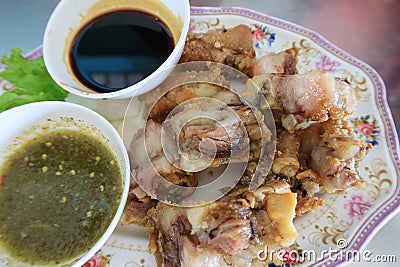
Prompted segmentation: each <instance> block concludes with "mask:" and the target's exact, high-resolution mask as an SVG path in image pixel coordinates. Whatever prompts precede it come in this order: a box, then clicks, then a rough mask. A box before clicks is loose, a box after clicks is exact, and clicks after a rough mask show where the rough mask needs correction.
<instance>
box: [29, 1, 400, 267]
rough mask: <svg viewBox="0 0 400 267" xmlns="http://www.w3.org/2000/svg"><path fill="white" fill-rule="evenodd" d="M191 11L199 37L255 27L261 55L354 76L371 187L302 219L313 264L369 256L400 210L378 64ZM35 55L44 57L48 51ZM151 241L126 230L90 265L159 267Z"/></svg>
mask: <svg viewBox="0 0 400 267" xmlns="http://www.w3.org/2000/svg"><path fill="white" fill-rule="evenodd" d="M191 12H192V17H191V26H190V31H192V32H206V31H208V30H212V29H215V28H221V27H223V26H225V27H227V28H229V27H232V26H235V25H237V24H241V23H243V24H247V25H249V26H251V27H252V29H253V39H254V48H255V50H256V52H257V56H258V57H259V56H262V55H263V54H265V53H267V52H271V51H281V50H284V49H286V48H289V47H291V46H292V45H293V44H295V45H296V46H297V47H298V48H299V52H300V57H299V64H298V70H299V72H305V71H307V70H311V69H322V70H325V71H330V72H333V73H334V74H335V75H336V76H339V77H342V78H345V79H347V80H348V81H349V82H350V83H351V85H352V87H353V88H354V90H355V91H356V93H357V97H358V111H357V113H356V114H355V115H354V116H353V117H352V118H351V125H352V127H353V129H354V131H355V133H356V134H357V135H359V136H360V138H362V139H363V140H365V142H369V143H371V144H372V145H373V148H372V149H371V151H370V153H369V154H368V155H367V156H366V157H365V159H364V160H363V161H362V164H361V165H360V167H359V173H360V175H361V176H362V177H363V178H364V179H365V180H366V182H367V187H366V188H365V189H364V190H355V189H352V190H349V191H347V192H345V193H341V194H336V195H323V199H324V200H325V205H324V206H323V207H322V208H320V209H318V210H317V211H316V212H315V213H314V214H307V215H306V216H303V217H301V218H297V219H296V220H295V224H296V227H297V229H298V232H299V236H298V240H297V242H298V244H299V246H300V248H302V249H305V250H312V251H314V252H315V253H316V254H315V255H316V259H317V260H315V261H314V260H313V261H311V262H306V263H304V265H305V266H334V265H340V264H342V263H345V262H346V261H348V257H349V255H350V254H351V253H349V252H355V254H353V255H356V254H357V252H360V251H362V249H363V248H364V247H365V246H366V244H367V243H368V242H369V240H370V239H371V238H372V237H373V236H374V234H375V233H376V232H377V231H378V230H379V229H380V228H381V227H382V226H383V225H384V224H385V223H386V222H387V221H388V220H389V219H390V218H392V217H393V216H394V215H395V214H396V213H397V212H398V211H399V205H400V188H399V181H398V177H400V176H399V173H400V171H399V169H400V167H399V162H400V161H399V154H400V153H399V147H398V137H397V134H396V131H395V127H394V123H393V119H392V117H391V114H390V111H389V108H388V105H387V102H386V92H385V86H384V83H383V81H382V79H381V78H380V77H379V75H378V74H377V72H376V71H375V70H373V69H372V68H371V67H370V66H368V65H367V64H365V63H364V62H361V61H360V60H358V59H356V58H354V57H353V56H351V55H349V54H347V53H346V52H344V51H342V50H340V49H339V48H337V47H336V46H334V45H333V44H331V43H330V42H328V41H327V40H326V39H324V38H323V37H322V36H320V35H319V34H317V33H315V32H313V31H310V30H308V29H306V28H303V27H301V26H298V25H295V24H292V23H289V22H286V21H284V20H281V19H277V18H274V17H270V16H268V15H265V14H261V13H257V12H255V11H251V10H247V9H242V8H204V7H202V8H200V7H193V8H192V10H191ZM29 56H30V57H37V56H40V49H39V50H37V51H34V52H33V53H32V54H30V55H29ZM68 101H72V102H79V103H80V104H83V105H87V106H89V107H91V108H93V109H95V110H97V111H99V112H100V113H102V114H103V115H104V116H105V117H106V118H108V119H109V120H111V121H113V122H114V123H115V126H116V127H117V128H118V127H119V123H120V120H119V118H118V116H116V115H115V112H114V113H109V112H107V108H109V107H108V106H106V105H104V103H105V102H104V101H103V102H101V101H98V102H93V101H92V102H88V101H83V100H80V99H76V98H75V99H69V100H68ZM108 103H110V102H108ZM113 105H115V104H113ZM120 113H121V114H123V112H120ZM121 119H122V118H121ZM147 243H148V239H147V235H146V232H145V231H144V230H143V229H141V228H138V227H135V226H119V227H118V228H117V229H116V231H115V232H114V233H113V235H112V236H111V238H110V239H109V240H108V241H107V243H106V244H105V245H104V246H103V248H102V249H101V250H100V251H98V253H97V254H96V256H95V257H93V258H92V259H91V261H90V262H88V263H87V265H86V266H102V267H105V266H113V267H114V266H115V267H134V266H155V260H154V258H153V256H152V255H151V254H149V253H148V251H147ZM329 248H330V249H331V250H337V251H336V252H333V254H332V256H331V257H329V255H328V254H327V253H323V254H321V253H322V252H323V251H324V250H329ZM334 259H335V260H334ZM350 261H351V259H350Z"/></svg>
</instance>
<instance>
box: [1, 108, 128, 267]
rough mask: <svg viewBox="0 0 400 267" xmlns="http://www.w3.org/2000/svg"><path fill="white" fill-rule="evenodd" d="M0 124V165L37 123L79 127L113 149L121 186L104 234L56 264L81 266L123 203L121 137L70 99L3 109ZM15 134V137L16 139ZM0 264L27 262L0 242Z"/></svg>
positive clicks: (106, 235) (124, 163)
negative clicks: (13, 146) (118, 201)
mask: <svg viewBox="0 0 400 267" xmlns="http://www.w3.org/2000/svg"><path fill="white" fill-rule="evenodd" d="M61 118H68V120H67V121H64V120H63V119H61ZM69 118H72V119H73V120H70V119H69ZM48 119H51V120H52V121H53V122H49V121H48ZM0 124H1V125H3V126H5V128H4V129H5V130H4V131H1V132H0V140H1V142H0V153H1V154H0V155H1V156H0V166H1V165H2V164H3V163H4V161H5V158H6V156H7V154H8V153H12V152H10V151H9V149H8V148H10V145H12V144H13V145H14V144H15V145H16V146H17V147H18V146H20V145H22V144H23V143H24V142H26V140H28V139H30V138H32V136H35V135H36V136H37V135H38V131H41V128H42V127H38V126H43V125H44V126H50V127H52V128H53V129H56V128H68V129H74V130H83V131H85V132H86V133H89V134H93V136H95V137H96V139H98V140H99V138H100V140H101V139H103V140H104V142H103V143H104V144H105V145H106V146H108V147H109V148H110V150H111V151H112V152H113V153H115V155H116V158H117V159H118V161H119V163H120V167H121V172H122V178H123V190H122V194H121V199H120V203H119V206H118V209H117V211H116V213H115V215H114V217H113V219H112V220H111V222H110V224H109V225H108V226H107V228H106V231H105V232H104V234H102V235H101V237H100V238H99V239H98V240H97V241H96V242H95V244H94V246H93V247H92V248H90V249H89V250H88V251H82V253H81V255H79V256H77V257H76V258H74V259H70V260H68V261H67V262H61V263H60V264H59V265H60V266H76V267H78V266H82V265H83V264H84V263H85V262H86V261H87V260H89V259H90V257H92V256H93V255H94V254H95V253H96V252H97V251H98V250H99V249H100V248H101V247H102V246H103V244H104V243H105V242H106V241H107V239H108V238H109V237H110V235H111V234H112V232H113V231H114V229H115V227H116V226H117V224H118V222H119V219H120V217H121V215H122V212H123V209H124V207H125V203H126V198H127V195H128V190H129V183H130V170H129V159H128V154H127V151H126V149H125V146H124V144H123V142H122V139H121V137H120V136H119V134H118V132H117V131H116V130H115V128H114V127H113V126H112V125H111V124H110V123H109V122H108V121H107V120H106V119H105V118H103V117H102V116H100V115H99V114H98V113H96V112H94V111H92V110H91V109H88V108H86V107H83V106H79V105H76V104H72V103H67V102H58V101H48V102H37V103H31V104H26V105H23V106H19V107H16V108H13V109H10V110H7V111H4V112H2V113H0ZM93 126H94V128H93ZM27 129H32V131H31V130H29V134H28V135H27V133H26V132H27ZM88 129H89V131H88ZM29 135H31V136H29ZM16 137H18V138H17V139H16ZM107 140H108V141H107ZM11 150H14V149H11ZM0 266H21V267H22V266H31V265H30V264H28V263H21V262H18V261H16V260H15V259H13V258H12V257H11V256H10V255H8V254H7V251H6V250H4V249H3V248H1V246H0Z"/></svg>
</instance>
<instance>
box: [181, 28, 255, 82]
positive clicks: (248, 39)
mask: <svg viewBox="0 0 400 267" xmlns="http://www.w3.org/2000/svg"><path fill="white" fill-rule="evenodd" d="M255 59H256V53H255V51H254V48H253V35H252V32H251V29H250V27H248V26H246V25H243V24H240V25H238V26H236V27H233V28H229V29H225V28H222V29H218V30H214V31H209V32H207V33H189V34H188V35H187V38H186V43H185V47H184V49H183V53H182V56H181V59H180V63H183V62H192V61H212V62H218V63H222V64H226V65H228V66H231V67H234V68H236V69H238V70H240V71H241V72H243V73H244V74H246V75H248V76H250V75H251V73H252V66H253V63H254V62H255Z"/></svg>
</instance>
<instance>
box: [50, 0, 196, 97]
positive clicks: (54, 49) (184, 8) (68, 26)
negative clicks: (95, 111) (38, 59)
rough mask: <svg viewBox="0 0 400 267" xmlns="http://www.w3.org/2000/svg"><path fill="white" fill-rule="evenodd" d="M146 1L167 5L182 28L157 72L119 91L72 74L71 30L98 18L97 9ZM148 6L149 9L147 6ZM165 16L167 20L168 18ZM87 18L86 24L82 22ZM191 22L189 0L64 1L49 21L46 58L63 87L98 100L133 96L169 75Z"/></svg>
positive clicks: (177, 30) (110, 9)
mask: <svg viewBox="0 0 400 267" xmlns="http://www.w3.org/2000/svg"><path fill="white" fill-rule="evenodd" d="M99 2H102V3H101V4H102V5H100V6H101V8H98V6H99ZM143 3H146V5H149V4H148V3H155V4H154V5H155V7H153V8H152V9H153V11H154V12H156V13H158V12H159V11H160V10H158V9H157V8H158V7H157V6H158V5H159V4H161V5H163V7H167V8H168V9H169V10H170V11H171V12H172V15H173V16H171V17H173V19H172V20H173V21H174V23H176V25H178V26H176V27H175V28H177V27H179V29H174V28H172V29H171V31H172V32H173V33H174V32H176V33H175V34H173V35H174V37H175V40H177V42H176V43H175V48H174V50H173V51H172V53H171V54H170V56H169V57H168V58H167V59H166V60H165V61H164V63H163V64H162V65H161V66H160V67H159V68H158V69H157V70H156V71H155V72H153V73H152V74H150V75H149V76H147V77H146V78H145V79H143V80H141V81H139V82H137V83H135V84H133V85H131V86H129V87H127V88H124V89H121V90H118V91H114V92H107V93H98V92H95V91H93V90H91V89H90V88H88V87H86V86H85V85H83V84H82V83H81V82H79V81H78V79H77V78H75V77H74V76H73V75H72V74H71V71H70V68H69V67H68V61H69V59H68V55H69V54H68V53H67V54H66V53H65V51H66V50H65V48H66V47H67V50H68V51H69V47H70V46H69V44H70V41H68V40H70V39H71V31H72V32H73V31H74V30H75V29H77V28H79V27H80V26H82V24H85V23H86V22H87V21H88V20H89V21H90V17H93V16H94V17H96V16H95V15H92V13H93V12H92V11H93V10H96V12H97V16H98V14H104V13H108V12H110V11H115V10H121V8H120V6H121V5H123V6H125V7H129V8H131V7H132V9H136V8H135V7H136V6H139V7H140V6H142V5H144V4H143ZM94 5H96V8H93V6H94ZM151 5H153V4H151ZM99 9H103V10H99ZM146 9H148V8H147V7H146ZM88 10H89V11H90V12H89V11H88ZM88 13H89V15H88ZM160 16H161V15H160ZM162 19H163V20H165V19H164V18H162ZM83 20H84V21H85V23H83V22H82V21H83ZM169 20H171V19H169ZM166 23H167V24H168V25H169V24H170V23H168V20H166ZM189 23H190V5H189V1H188V0H179V1H176V0H123V1H122V0H85V1H81V0H63V1H61V2H60V3H59V4H58V6H57V7H56V8H55V10H54V11H53V13H52V15H51V17H50V19H49V21H48V23H47V26H46V30H45V34H44V39H43V57H44V61H45V64H46V67H47V69H48V71H49V73H50V75H51V76H52V78H53V79H54V80H55V81H56V82H57V83H58V84H59V85H60V86H61V87H63V88H64V89H65V90H67V91H69V92H71V93H74V94H77V95H80V96H83V97H88V98H97V99H100V98H130V97H132V96H136V95H140V94H143V93H146V92H148V91H149V90H151V89H153V88H154V87H156V86H157V85H158V84H159V83H160V82H162V81H163V80H164V79H165V78H166V76H167V75H168V72H165V71H164V70H166V69H171V68H170V67H171V66H173V65H175V64H176V63H177V62H178V60H179V58H180V56H181V54H182V51H183V47H184V45H185V39H186V35H187V32H188V29H189ZM170 27H171V26H170ZM179 32H180V34H179ZM176 35H179V36H176ZM163 71H164V72H163ZM158 73H162V75H157V74H158Z"/></svg>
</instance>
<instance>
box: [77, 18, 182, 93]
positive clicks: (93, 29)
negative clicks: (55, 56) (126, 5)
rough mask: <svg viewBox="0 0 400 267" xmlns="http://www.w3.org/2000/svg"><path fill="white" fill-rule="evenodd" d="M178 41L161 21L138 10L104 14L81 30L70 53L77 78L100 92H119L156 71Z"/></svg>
mask: <svg viewBox="0 0 400 267" xmlns="http://www.w3.org/2000/svg"><path fill="white" fill-rule="evenodd" d="M174 47H175V42H174V38H173V35H172V33H171V31H170V30H169V28H168V26H167V25H166V24H165V23H163V22H162V21H161V20H160V19H159V18H157V17H155V16H153V15H151V14H148V13H145V12H141V11H136V10H120V11H114V12H110V13H107V14H104V15H101V16H99V17H97V18H95V19H93V20H92V21H90V22H89V23H88V24H86V25H85V26H83V27H82V29H81V30H80V31H79V33H78V34H77V36H76V37H75V40H74V42H73V43H72V47H71V52H70V62H71V67H72V70H73V72H74V75H75V76H76V77H77V78H78V79H79V81H80V82H81V83H82V84H84V85H85V86H87V87H88V88H90V89H92V90H93V91H96V92H99V93H109V92H113V91H118V90H120V89H123V88H126V87H128V86H130V85H133V84H135V83H137V82H139V81H141V80H143V79H144V78H146V77H147V76H149V75H150V74H151V73H152V72H154V71H155V70H156V69H157V68H158V67H159V66H161V64H162V63H163V62H164V61H165V60H166V59H167V58H168V56H169V55H170V54H171V53H172V51H173V49H174Z"/></svg>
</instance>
